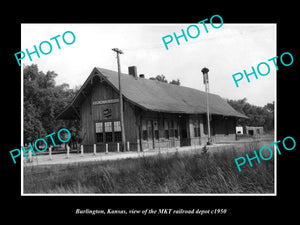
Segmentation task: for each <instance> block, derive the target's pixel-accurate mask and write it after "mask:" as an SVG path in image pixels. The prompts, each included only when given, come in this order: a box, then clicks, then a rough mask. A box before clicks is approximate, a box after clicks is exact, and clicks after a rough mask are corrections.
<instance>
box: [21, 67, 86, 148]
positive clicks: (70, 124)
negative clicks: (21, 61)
mask: <svg viewBox="0 0 300 225" xmlns="http://www.w3.org/2000/svg"><path fill="white" fill-rule="evenodd" d="M57 76H58V75H57V74H56V73H55V72H54V71H48V72H47V73H44V72H42V71H39V69H38V66H37V65H36V64H32V65H27V66H25V67H24V69H23V80H24V99H23V100H24V101H23V113H24V114H23V115H24V117H23V118H24V144H25V143H28V142H32V141H34V140H36V139H38V138H40V137H43V136H46V135H48V134H51V133H53V132H57V131H58V130H59V129H61V128H67V129H68V130H69V131H71V133H72V137H71V142H72V141H73V140H74V139H79V138H80V133H79V132H80V123H79V121H76V120H74V121H71V120H70V121H68V120H64V121H63V120H56V119H55V118H56V117H57V116H58V114H59V113H61V111H62V109H64V108H65V107H66V106H67V105H68V104H69V103H70V101H71V100H72V98H73V97H74V96H75V94H76V92H77V91H78V89H79V88H78V87H77V88H74V89H71V88H70V87H69V85H68V84H66V83H63V84H60V85H57V84H56V82H55V78H56V77H57ZM53 137H54V136H53ZM56 138H57V137H56ZM55 141H57V140H55Z"/></svg>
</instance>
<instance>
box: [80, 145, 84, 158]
mask: <svg viewBox="0 0 300 225" xmlns="http://www.w3.org/2000/svg"><path fill="white" fill-rule="evenodd" d="M80 151H81V153H80V154H81V156H83V145H80Z"/></svg>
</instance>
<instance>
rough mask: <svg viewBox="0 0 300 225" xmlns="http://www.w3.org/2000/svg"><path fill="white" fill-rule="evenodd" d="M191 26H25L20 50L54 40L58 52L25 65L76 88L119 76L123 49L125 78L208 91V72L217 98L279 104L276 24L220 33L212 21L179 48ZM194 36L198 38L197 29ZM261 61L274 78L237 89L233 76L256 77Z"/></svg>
mask: <svg viewBox="0 0 300 225" xmlns="http://www.w3.org/2000/svg"><path fill="white" fill-rule="evenodd" d="M194 24H195V25H196V24H197V22H195V23H194ZM190 25H192V24H186V23H182V24H94V23H93V24H41V23H40V24H22V25H21V49H20V51H24V52H25V50H26V49H28V51H29V52H32V51H34V47H33V46H34V45H35V46H36V47H37V48H39V45H40V43H41V42H43V41H49V42H50V43H51V45H52V52H51V53H49V54H48V55H43V54H41V53H40V58H38V57H37V55H36V54H32V55H31V57H32V61H30V60H29V57H28V56H27V55H26V57H25V58H24V59H23V60H22V61H21V63H22V66H24V65H30V64H32V63H34V64H37V65H38V68H39V70H41V71H43V72H44V73H46V72H47V71H54V72H56V73H57V74H58V76H57V78H56V82H57V84H62V83H67V84H69V85H70V87H71V88H74V87H75V86H78V85H82V84H83V83H84V81H85V80H86V79H87V77H88V76H89V75H90V73H91V71H92V70H93V68H94V67H101V68H105V69H110V70H115V71H117V60H116V53H115V52H114V51H112V48H119V49H121V50H122V51H123V52H124V54H121V55H120V64H121V71H122V73H128V67H129V66H137V72H138V74H145V78H150V77H155V76H156V75H161V74H163V75H164V76H165V77H166V79H167V80H168V81H171V80H173V79H175V80H177V79H179V80H180V82H181V85H182V86H186V87H191V88H195V89H198V90H202V91H204V90H205V87H204V84H203V74H202V72H201V69H202V68H203V67H207V68H208V69H209V73H208V75H209V89H210V92H211V93H214V94H218V95H220V96H221V97H223V98H228V99H235V100H237V99H242V98H247V100H248V102H249V103H251V104H254V105H258V106H264V105H265V104H267V103H269V102H272V101H275V97H276V93H275V91H276V69H275V66H274V65H273V63H272V62H269V61H268V59H271V58H273V57H275V56H276V24H228V23H223V25H222V26H221V27H220V28H219V29H214V28H213V27H212V26H211V25H210V23H209V22H208V23H206V27H207V29H208V33H206V32H205V29H204V27H203V25H202V24H197V26H198V28H199V30H200V35H199V36H198V37H197V38H194V39H192V38H190V37H189V36H187V39H188V41H187V42H186V41H185V39H184V38H183V37H182V38H179V39H178V40H179V42H180V45H178V44H177V42H176V41H175V37H174V35H173V33H174V32H175V33H176V34H177V36H180V35H181V34H182V33H181V29H183V30H184V31H185V33H187V28H188V27H189V26H190ZM214 25H215V26H220V24H217V23H214ZM66 31H72V32H73V33H74V35H75V38H76V39H75V42H74V43H73V44H70V45H67V44H65V43H64V42H63V40H62V36H63V34H64V33H65V32H66ZM189 31H190V35H192V36H196V33H195V32H196V29H195V28H194V27H193V28H190V30H189ZM57 35H60V37H58V38H57V41H58V42H59V44H60V47H61V49H58V47H57V44H56V42H55V40H50V38H52V37H55V36H57ZM166 35H173V42H172V43H170V44H169V45H168V47H169V49H168V50H167V49H166V48H165V45H164V43H163V41H162V37H164V36H166ZM65 38H66V41H67V42H71V41H72V36H71V35H70V34H66V35H65ZM166 40H168V39H166ZM42 46H43V51H45V52H47V51H48V50H49V48H48V46H47V44H43V45H42ZM47 48H48V49H47ZM261 62H266V63H268V64H269V66H270V73H269V74H268V75H267V76H260V75H259V74H258V79H255V77H254V76H253V75H252V76H249V79H250V82H249V83H248V82H247V80H246V77H245V75H244V79H243V80H242V81H240V82H239V87H236V85H235V82H234V80H233V78H232V75H233V74H235V73H238V72H243V71H244V70H246V71H247V72H248V73H249V74H250V73H251V72H252V69H251V67H252V66H253V67H254V68H255V69H256V68H257V65H258V64H259V63H261ZM16 63H17V61H16ZM260 68H261V72H266V67H265V66H261V67H260Z"/></svg>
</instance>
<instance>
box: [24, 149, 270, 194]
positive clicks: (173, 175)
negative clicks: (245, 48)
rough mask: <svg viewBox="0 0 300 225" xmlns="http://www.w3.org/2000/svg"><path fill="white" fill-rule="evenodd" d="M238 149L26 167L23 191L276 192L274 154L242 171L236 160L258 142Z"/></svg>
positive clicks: (244, 166)
mask: <svg viewBox="0 0 300 225" xmlns="http://www.w3.org/2000/svg"><path fill="white" fill-rule="evenodd" d="M248 147H249V146H248ZM235 150H236V149H234V148H233V149H231V150H230V149H229V150H226V151H221V152H218V153H215V154H211V153H209V151H208V152H207V153H205V152H203V151H201V150H195V151H193V153H192V154H180V153H175V154H167V155H166V154H164V155H163V154H158V155H157V156H151V157H141V158H138V159H122V160H115V161H106V162H85V163H77V164H67V165H51V166H33V167H25V168H24V193H195V194H196V193H274V160H273V158H272V159H270V160H268V161H262V160H261V161H262V162H261V163H260V164H258V163H257V162H254V161H256V160H252V163H253V167H250V166H249V164H247V165H246V164H245V165H243V166H242V167H241V169H242V171H241V172H239V171H238V169H237V167H236V164H235V162H234V159H235V158H237V157H240V156H245V153H247V152H248V154H249V157H251V156H254V154H253V150H254V147H253V146H250V147H249V150H248V151H246V152H243V153H241V152H240V151H235ZM255 150H259V148H256V149H255Z"/></svg>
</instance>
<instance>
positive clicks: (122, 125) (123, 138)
mask: <svg viewBox="0 0 300 225" xmlns="http://www.w3.org/2000/svg"><path fill="white" fill-rule="evenodd" d="M112 50H113V51H115V52H116V53H117V61H118V80H119V102H120V121H121V133H122V143H123V150H124V152H125V151H126V139H125V126H124V115H123V95H122V85H121V68H120V59H119V55H120V54H123V51H122V50H120V49H118V48H113V49H112Z"/></svg>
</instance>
